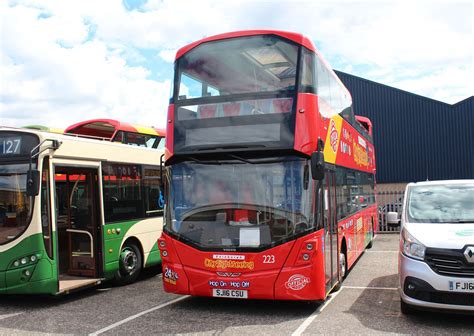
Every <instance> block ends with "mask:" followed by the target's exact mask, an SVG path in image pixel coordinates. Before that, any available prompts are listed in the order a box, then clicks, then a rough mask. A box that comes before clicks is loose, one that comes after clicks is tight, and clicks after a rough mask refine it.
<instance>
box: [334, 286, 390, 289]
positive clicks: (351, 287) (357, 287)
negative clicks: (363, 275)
mask: <svg viewBox="0 0 474 336" xmlns="http://www.w3.org/2000/svg"><path fill="white" fill-rule="evenodd" d="M342 288H347V289H381V290H398V288H396V287H363V286H342Z"/></svg>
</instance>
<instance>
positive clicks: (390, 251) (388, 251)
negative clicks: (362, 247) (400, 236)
mask: <svg viewBox="0 0 474 336" xmlns="http://www.w3.org/2000/svg"><path fill="white" fill-rule="evenodd" d="M365 252H366V253H398V251H372V250H370V251H365Z"/></svg>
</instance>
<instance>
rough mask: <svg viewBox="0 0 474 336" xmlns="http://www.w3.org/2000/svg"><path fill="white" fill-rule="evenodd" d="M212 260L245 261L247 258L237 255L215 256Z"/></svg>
mask: <svg viewBox="0 0 474 336" xmlns="http://www.w3.org/2000/svg"><path fill="white" fill-rule="evenodd" d="M212 259H221V260H245V256H243V255H236V254H213V255H212Z"/></svg>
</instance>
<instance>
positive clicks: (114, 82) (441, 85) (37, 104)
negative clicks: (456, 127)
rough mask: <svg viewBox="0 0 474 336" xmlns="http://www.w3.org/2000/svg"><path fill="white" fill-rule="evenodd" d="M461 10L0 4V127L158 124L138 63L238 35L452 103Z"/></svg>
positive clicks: (411, 4) (464, 30) (152, 94)
mask: <svg viewBox="0 0 474 336" xmlns="http://www.w3.org/2000/svg"><path fill="white" fill-rule="evenodd" d="M472 11H473V4H472V2H469V1H460V2H456V3H452V2H428V1H424V2H420V1H382V2H364V3H360V2H351V1H336V2H329V1H322V2H319V1H318V2H315V1H301V2H294V1H292V2H283V1H239V2H235V1H211V0H200V1H161V0H150V1H148V3H146V4H145V5H144V6H143V7H142V8H141V10H140V11H137V10H133V11H128V10H127V9H126V8H125V6H123V4H122V1H120V0H101V1H92V0H84V1H56V0H41V1H40V0H28V1H10V2H9V3H8V2H5V1H1V2H0V22H1V25H0V27H1V39H0V43H1V48H0V57H1V61H0V116H1V119H0V124H9V125H15V126H21V125H24V124H31V123H40V124H48V125H51V126H66V125H68V124H71V123H72V122H77V121H79V120H84V119H87V118H96V117H110V118H116V119H122V120H124V121H129V122H142V123H144V124H153V125H156V126H160V127H163V126H164V124H165V114H166V110H167V102H168V95H169V86H170V80H171V78H153V76H152V69H149V68H147V67H146V66H147V65H148V63H149V62H153V61H159V60H160V59H162V60H164V61H165V62H168V63H171V62H172V61H173V59H174V56H175V53H176V50H177V49H178V48H180V47H182V46H183V45H185V44H187V43H190V42H192V41H194V40H197V39H200V38H202V37H205V36H209V35H213V34H219V33H222V32H226V31H232V30H240V29H263V28H269V29H281V30H290V31H297V32H301V33H304V34H306V35H308V36H309V37H310V38H311V39H313V40H314V41H317V47H318V48H319V49H320V50H321V51H322V52H323V54H324V55H325V56H326V58H327V60H328V61H329V62H330V63H331V64H332V65H333V66H334V67H335V68H337V69H340V70H342V71H346V72H350V73H353V74H354V75H357V76H361V77H366V78H368V79H371V80H375V81H380V82H382V83H384V84H388V85H393V86H396V87H398V88H401V89H404V90H408V91H413V92H415V93H418V94H421V95H425V96H428V97H431V98H434V99H438V100H442V101H446V102H449V103H454V102H457V101H459V100H461V99H464V98H466V97H468V96H471V95H472V94H473V92H474V90H473V87H472V84H471V82H472V77H473V49H472V40H473V39H474V36H473V35H474V33H473V14H472V13H473V12H472ZM142 49H147V50H152V51H153V52H152V55H153V56H152V57H154V58H150V56H144V54H143V53H142V52H141V50H142ZM156 56H158V57H159V58H157V57H156ZM147 62H148V63H147ZM153 71H156V69H155V70H153Z"/></svg>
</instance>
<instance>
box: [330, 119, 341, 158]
mask: <svg viewBox="0 0 474 336" xmlns="http://www.w3.org/2000/svg"><path fill="white" fill-rule="evenodd" d="M329 130H330V133H329V144H330V145H331V149H332V151H333V152H334V153H336V151H337V139H339V134H338V133H337V128H336V123H335V122H334V120H333V119H331V125H330V126H329Z"/></svg>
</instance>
